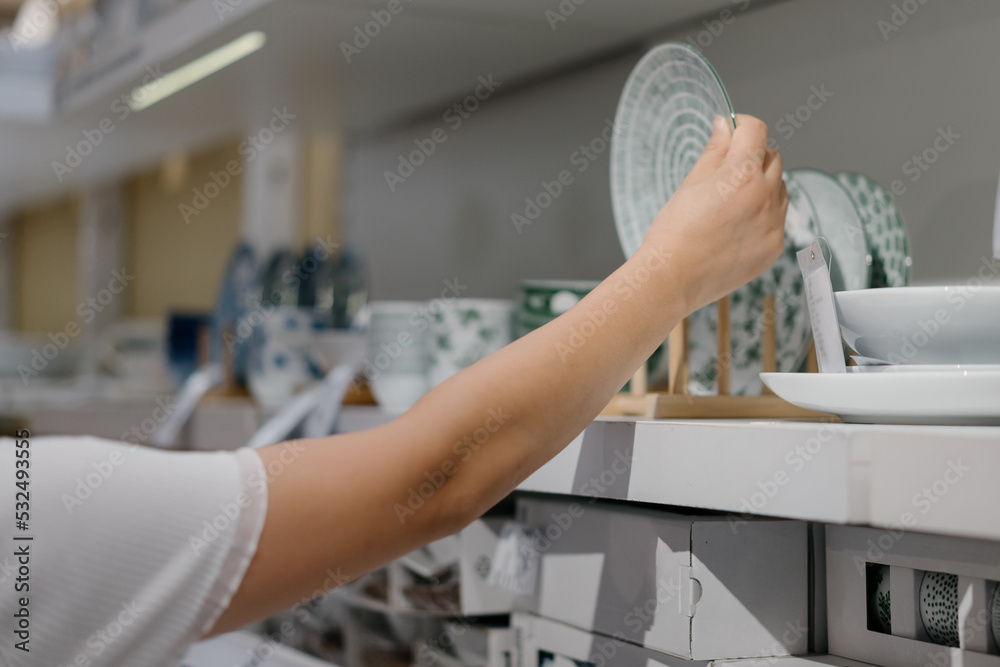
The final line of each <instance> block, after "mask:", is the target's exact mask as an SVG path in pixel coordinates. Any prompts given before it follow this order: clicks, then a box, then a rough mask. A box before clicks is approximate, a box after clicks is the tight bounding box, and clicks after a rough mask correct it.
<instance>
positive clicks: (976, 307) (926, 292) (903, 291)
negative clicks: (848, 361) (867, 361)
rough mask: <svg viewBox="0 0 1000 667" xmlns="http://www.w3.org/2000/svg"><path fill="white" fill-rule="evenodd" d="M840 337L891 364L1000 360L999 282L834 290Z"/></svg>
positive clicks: (978, 362)
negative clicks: (995, 283) (997, 284)
mask: <svg viewBox="0 0 1000 667" xmlns="http://www.w3.org/2000/svg"><path fill="white" fill-rule="evenodd" d="M834 300H835V301H836V303H837V316H838V318H839V319H840V330H841V333H842V334H843V336H844V340H845V341H846V342H847V344H848V345H849V346H850V347H851V349H853V350H855V351H856V352H857V353H858V354H861V355H863V356H866V357H873V358H875V359H882V360H885V361H888V362H891V363H894V364H1000V286H982V285H981V286H979V287H978V288H976V287H973V286H971V285H967V286H962V285H959V286H951V287H886V288H883V289H869V290H856V291H850V292H837V293H835V294H834Z"/></svg>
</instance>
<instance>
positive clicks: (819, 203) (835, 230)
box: [788, 169, 872, 292]
mask: <svg viewBox="0 0 1000 667" xmlns="http://www.w3.org/2000/svg"><path fill="white" fill-rule="evenodd" d="M788 180H794V181H796V182H797V183H798V185H799V186H801V187H802V188H803V189H804V190H805V191H806V193H807V194H808V195H809V199H811V200H812V203H813V206H814V207H815V209H816V212H817V213H819V233H820V235H821V236H822V237H823V238H824V239H825V240H826V243H827V244H828V246H829V248H830V253H831V254H832V256H833V261H832V262H831V266H830V278H831V280H832V281H833V289H834V291H835V292H839V291H842V290H856V289H865V288H866V287H869V286H870V279H871V263H872V259H871V254H870V253H869V251H868V238H867V236H866V235H865V228H864V225H863V224H862V222H861V216H860V214H859V213H858V209H857V208H856V207H855V205H854V202H853V201H852V200H851V197H850V195H848V194H847V191H846V190H845V189H844V188H843V187H842V186H841V185H840V183H839V182H838V181H837V179H835V178H834V177H833V176H830V175H829V174H827V173H824V172H822V171H819V170H817V169H794V170H792V171H790V172H789V173H788Z"/></svg>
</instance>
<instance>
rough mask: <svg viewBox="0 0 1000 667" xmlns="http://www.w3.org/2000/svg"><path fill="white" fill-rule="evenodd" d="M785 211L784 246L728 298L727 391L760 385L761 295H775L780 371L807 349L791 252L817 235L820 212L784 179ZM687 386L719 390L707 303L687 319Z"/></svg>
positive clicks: (795, 364)
mask: <svg viewBox="0 0 1000 667" xmlns="http://www.w3.org/2000/svg"><path fill="white" fill-rule="evenodd" d="M786 187H787V189H788V213H787V214H786V216H785V250H784V252H783V253H782V254H781V256H780V257H779V258H778V259H777V261H775V263H774V264H773V265H772V266H771V268H770V269H768V270H767V271H766V272H764V274H763V275H761V276H760V277H759V278H756V279H754V280H751V281H750V282H749V283H747V284H746V285H744V286H743V287H741V288H739V289H738V290H736V291H735V292H733V293H732V295H731V296H730V304H729V321H730V326H731V331H730V332H729V336H730V359H732V365H731V367H730V369H729V378H730V379H729V384H730V393H732V394H747V395H756V394H760V393H761V389H762V388H763V386H762V384H761V381H760V375H759V373H760V371H761V370H762V369H763V366H762V361H763V353H762V348H761V338H762V336H763V332H764V324H763V319H764V296H766V295H768V294H772V295H774V297H775V300H774V305H775V314H776V316H777V321H776V322H775V333H776V338H777V366H778V370H779V371H782V372H792V371H795V370H798V369H799V367H800V366H801V365H802V362H803V361H804V360H805V357H806V354H807V353H808V352H809V342H810V341H811V340H812V329H811V327H810V323H809V311H808V309H807V308H806V299H805V290H804V289H803V284H802V272H801V271H800V270H799V265H798V260H797V259H796V257H795V253H796V252H798V251H799V250H801V249H802V248H805V247H807V246H808V245H809V244H810V243H812V241H813V239H815V238H816V234H817V230H818V215H817V212H816V209H815V208H814V207H813V204H812V201H811V200H810V199H809V196H808V195H807V194H806V192H805V191H804V190H803V189H802V188H801V187H800V186H799V184H798V183H797V182H796V181H795V180H794V179H788V180H787V183H786ZM688 326H689V329H688V334H689V343H688V345H689V351H688V364H689V368H690V376H689V380H688V390H689V391H690V392H691V393H692V394H695V395H703V394H714V393H716V392H717V391H718V383H717V379H716V371H717V369H716V356H717V354H716V353H717V345H716V340H717V337H716V329H717V309H716V306H715V305H714V304H713V305H710V306H706V307H705V308H702V309H701V310H698V311H696V312H694V313H692V315H691V318H690V320H689V325H688Z"/></svg>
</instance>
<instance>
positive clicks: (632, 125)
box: [611, 43, 735, 257]
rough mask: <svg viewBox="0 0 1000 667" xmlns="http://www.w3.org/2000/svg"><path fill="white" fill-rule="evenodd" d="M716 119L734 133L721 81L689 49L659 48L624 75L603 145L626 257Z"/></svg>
mask: <svg viewBox="0 0 1000 667" xmlns="http://www.w3.org/2000/svg"><path fill="white" fill-rule="evenodd" d="M716 116H725V117H727V118H729V119H730V121H731V122H733V127H735V117H734V115H733V108H732V106H731V105H730V103H729V96H728V95H727V94H726V90H725V88H723V86H722V81H720V80H719V76H718V75H717V74H716V73H715V70H714V69H712V66H711V65H710V64H709V63H708V61H707V60H705V58H704V57H703V56H702V55H701V54H700V53H698V52H697V51H695V50H694V49H693V48H691V47H690V46H688V45H686V44H677V43H666V44H661V45H659V46H657V47H655V48H653V49H652V50H651V51H649V53H647V54H646V55H645V56H643V57H642V59H641V60H640V61H639V63H638V64H637V65H636V66H635V69H633V70H632V73H631V74H630V75H629V78H628V81H626V82H625V88H624V90H623V91H622V96H621V99H620V100H619V102H618V111H617V113H616V114H615V128H614V135H613V136H612V139H611V204H612V208H613V210H614V215H615V226H616V227H617V229H618V240H619V241H620V242H621V246H622V250H623V251H624V252H625V255H626V257H631V256H632V254H633V253H635V251H636V250H638V249H639V246H640V245H642V240H643V238H644V237H645V236H646V231H647V230H648V229H649V226H650V225H651V224H652V222H653V218H655V217H656V214H657V213H658V212H659V211H660V209H661V208H663V205H664V204H666V203H667V200H669V199H670V197H671V195H673V194H674V192H675V191H676V190H677V188H678V187H679V186H680V184H681V182H682V181H683V180H684V178H685V177H686V176H687V175H688V173H689V172H690V171H691V168H692V167H693V166H694V164H695V162H697V161H698V158H699V157H700V156H701V152H702V150H703V149H704V148H705V144H706V143H708V139H709V137H710V136H711V135H712V123H713V121H714V120H715V117H716Z"/></svg>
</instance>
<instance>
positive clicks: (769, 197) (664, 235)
mask: <svg viewBox="0 0 1000 667" xmlns="http://www.w3.org/2000/svg"><path fill="white" fill-rule="evenodd" d="M781 176H782V162H781V155H779V154H778V152H777V151H775V150H772V149H769V148H767V125H765V124H764V123H763V122H762V121H760V120H758V119H756V118H754V117H752V116H746V115H742V114H741V115H738V116H737V117H736V129H735V130H731V129H730V124H729V122H728V120H727V119H725V118H723V117H721V116H719V117H717V118H716V119H715V123H714V126H713V133H712V137H711V139H709V142H708V144H707V145H706V146H705V150H704V151H703V152H702V155H701V157H700V158H699V159H698V162H697V163H696V164H695V166H694V168H693V169H692V170H691V173H690V174H688V176H687V178H686V179H685V180H684V182H683V183H682V184H681V186H680V188H678V189H677V192H675V193H674V195H673V196H672V197H671V198H670V201H668V202H667V204H666V205H665V206H664V207H663V208H662V209H661V210H660V212H659V213H658V214H657V215H656V218H655V219H654V220H653V224H652V225H651V226H650V229H649V231H648V232H647V234H646V238H645V239H644V241H643V246H644V247H646V248H647V249H649V248H652V249H655V250H656V251H657V252H659V253H662V254H665V255H667V256H668V257H670V260H669V265H670V267H671V269H672V270H671V271H670V275H671V276H672V279H673V281H672V282H673V284H672V285H671V286H670V287H669V289H673V290H676V289H677V287H678V283H680V285H681V287H682V291H683V295H684V299H685V304H686V306H687V310H688V312H693V311H695V310H697V309H698V308H701V307H702V306H704V305H707V304H709V303H712V302H713V301H716V300H718V299H719V298H721V297H723V296H725V295H726V294H729V293H730V292H732V291H733V290H735V289H736V288H738V287H740V286H742V285H744V284H745V283H747V282H748V281H750V280H752V279H753V278H756V277H757V276H759V275H760V274H761V273H763V272H764V271H765V270H766V269H768V268H769V267H770V266H771V265H772V264H773V263H774V261H775V260H776V259H777V258H778V256H779V255H780V254H781V251H782V249H783V247H784V237H785V234H784V223H785V211H786V210H787V208H788V193H787V192H786V190H785V183H784V181H783V180H782V177H781Z"/></svg>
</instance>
